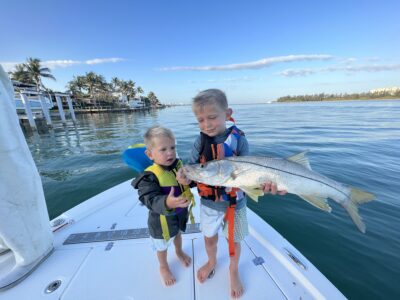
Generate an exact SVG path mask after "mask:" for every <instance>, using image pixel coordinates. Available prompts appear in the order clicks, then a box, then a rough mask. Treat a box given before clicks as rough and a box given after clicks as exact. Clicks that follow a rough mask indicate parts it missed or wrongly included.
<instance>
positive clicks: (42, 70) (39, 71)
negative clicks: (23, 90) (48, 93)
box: [23, 57, 56, 92]
mask: <svg viewBox="0 0 400 300" xmlns="http://www.w3.org/2000/svg"><path fill="white" fill-rule="evenodd" d="M23 65H24V67H25V69H26V72H27V74H28V76H29V78H30V79H31V80H32V81H33V82H35V84H36V91H38V92H39V91H40V88H41V87H43V88H44V89H46V88H45V87H44V85H43V83H42V77H43V78H50V79H53V80H56V78H55V77H54V76H53V75H52V74H51V70H50V69H49V68H46V67H42V66H41V64H40V59H38V58H32V57H29V58H28V59H27V62H26V63H25V64H23Z"/></svg>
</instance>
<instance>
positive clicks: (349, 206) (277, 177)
mask: <svg viewBox="0 0 400 300" xmlns="http://www.w3.org/2000/svg"><path fill="white" fill-rule="evenodd" d="M305 154H306V152H302V153H299V154H296V155H293V156H291V157H289V158H287V159H282V158H272V157H262V156H236V157H227V158H224V159H220V160H214V161H210V162H208V163H206V164H195V165H186V166H184V167H183V172H184V174H185V175H186V177H187V178H189V179H190V180H194V181H196V182H201V183H204V184H208V185H212V186H224V187H228V188H229V187H231V188H232V187H235V188H240V189H241V190H243V191H244V192H245V193H246V194H247V195H248V196H249V197H250V198H252V199H253V200H255V201H257V199H258V197H259V196H262V195H263V191H262V188H261V185H262V184H263V183H265V182H268V181H271V182H273V183H276V185H277V188H278V190H286V191H287V192H288V193H292V194H296V195H298V196H299V197H301V198H302V199H304V200H305V201H307V202H309V203H310V204H312V205H314V206H316V207H318V208H319V209H322V210H324V211H327V212H331V210H332V209H331V207H330V206H329V204H328V201H327V199H328V198H331V199H333V200H334V201H336V202H337V203H339V204H340V205H342V206H343V208H344V209H345V210H346V211H347V212H348V213H349V215H350V217H351V219H352V220H353V222H354V223H355V225H356V226H357V228H358V229H359V230H360V231H361V232H363V233H365V228H366V227H365V224H364V223H363V221H362V220H361V217H360V215H359V214H358V204H361V203H365V202H369V201H371V200H373V199H374V198H375V197H374V195H373V194H370V193H367V192H364V191H361V190H359V189H356V188H354V187H351V186H347V185H345V184H343V183H340V182H337V181H335V180H332V179H330V178H328V177H325V176H323V175H321V174H319V173H317V172H314V171H312V170H311V167H310V163H309V161H308V158H307V157H306V155H305Z"/></svg>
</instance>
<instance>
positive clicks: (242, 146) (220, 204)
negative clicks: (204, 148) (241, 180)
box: [190, 129, 249, 211]
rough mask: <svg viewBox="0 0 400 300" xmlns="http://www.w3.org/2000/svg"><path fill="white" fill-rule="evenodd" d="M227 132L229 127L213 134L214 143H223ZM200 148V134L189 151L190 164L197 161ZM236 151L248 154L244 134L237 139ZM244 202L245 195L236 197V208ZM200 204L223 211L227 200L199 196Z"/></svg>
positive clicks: (243, 204)
mask: <svg viewBox="0 0 400 300" xmlns="http://www.w3.org/2000/svg"><path fill="white" fill-rule="evenodd" d="M229 134H230V131H229V129H226V130H225V132H224V133H223V134H221V135H218V136H215V137H214V141H215V142H216V143H223V142H225V140H226V139H227V138H228V135H229ZM200 148H201V135H199V136H198V137H197V139H196V141H195V142H194V144H193V147H192V151H191V153H190V163H191V164H196V163H199V159H200V150H201V149H200ZM236 152H237V155H238V156H244V155H249V144H248V142H247V139H246V137H245V136H244V135H241V136H240V137H239V139H238V145H237V149H236ZM246 202H247V200H246V197H244V198H242V199H238V200H237V203H236V210H238V209H241V208H242V207H244V206H246ZM201 204H202V205H205V206H207V207H209V208H212V209H215V210H218V211H225V210H226V208H227V207H228V206H229V201H213V200H209V199H204V198H201Z"/></svg>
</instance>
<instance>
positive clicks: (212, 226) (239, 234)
mask: <svg viewBox="0 0 400 300" xmlns="http://www.w3.org/2000/svg"><path fill="white" fill-rule="evenodd" d="M224 216H225V212H222V211H218V210H215V209H212V208H209V207H207V206H205V205H201V207H200V226H201V231H202V232H203V234H204V235H205V236H206V237H213V236H214V235H216V234H217V233H218V231H219V229H220V228H221V227H222V232H223V233H224V236H225V237H226V238H228V222H225V221H224ZM248 234H249V226H248V223H247V208H246V206H244V207H243V208H241V209H239V210H235V230H234V239H235V242H236V243H239V242H241V241H243V239H244V238H245V237H246V235H248Z"/></svg>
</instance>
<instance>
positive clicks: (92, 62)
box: [85, 57, 125, 65]
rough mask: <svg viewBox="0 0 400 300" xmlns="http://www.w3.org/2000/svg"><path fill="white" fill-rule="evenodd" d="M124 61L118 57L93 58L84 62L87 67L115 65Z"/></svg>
mask: <svg viewBox="0 0 400 300" xmlns="http://www.w3.org/2000/svg"><path fill="white" fill-rule="evenodd" d="M124 60H125V59H123V58H120V57H111V58H95V59H90V60H87V61H85V64H87V65H97V64H104V63H116V62H121V61H124Z"/></svg>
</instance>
